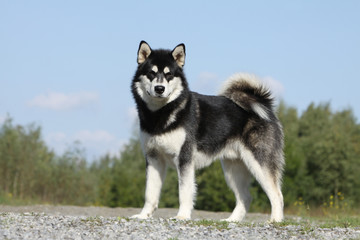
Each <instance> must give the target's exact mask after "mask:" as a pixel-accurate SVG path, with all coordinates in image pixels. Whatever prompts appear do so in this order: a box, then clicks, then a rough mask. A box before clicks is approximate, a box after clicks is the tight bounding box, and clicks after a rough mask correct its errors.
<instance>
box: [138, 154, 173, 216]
mask: <svg viewBox="0 0 360 240" xmlns="http://www.w3.org/2000/svg"><path fill="white" fill-rule="evenodd" d="M165 175H166V164H165V162H163V161H159V160H157V159H151V158H148V159H147V167H146V190H145V204H144V207H143V209H142V211H141V213H140V214H137V215H134V216H132V218H140V219H146V218H149V217H151V216H152V214H153V212H154V211H155V210H156V209H157V207H158V204H159V199H160V193H161V187H162V184H163V181H164V178H165Z"/></svg>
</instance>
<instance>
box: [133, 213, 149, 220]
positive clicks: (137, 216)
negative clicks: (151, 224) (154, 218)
mask: <svg viewBox="0 0 360 240" xmlns="http://www.w3.org/2000/svg"><path fill="white" fill-rule="evenodd" d="M150 217H151V216H149V215H147V214H136V215H133V216H131V217H130V218H132V219H148V218H150Z"/></svg>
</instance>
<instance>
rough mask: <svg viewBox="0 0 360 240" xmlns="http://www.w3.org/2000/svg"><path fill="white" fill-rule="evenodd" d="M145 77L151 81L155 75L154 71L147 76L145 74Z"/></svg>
mask: <svg viewBox="0 0 360 240" xmlns="http://www.w3.org/2000/svg"><path fill="white" fill-rule="evenodd" d="M146 76H147V78H148V79H150V80H152V79H154V78H155V76H156V73H155V72H154V71H151V72H149V73H148V74H146Z"/></svg>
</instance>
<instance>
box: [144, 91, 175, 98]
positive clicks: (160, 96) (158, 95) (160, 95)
mask: <svg viewBox="0 0 360 240" xmlns="http://www.w3.org/2000/svg"><path fill="white" fill-rule="evenodd" d="M146 93H147V94H148V95H149V96H150V97H152V98H155V99H156V98H157V99H162V98H168V97H169V96H170V94H169V95H168V96H164V95H163V94H158V93H156V94H155V96H154V95H152V94H151V93H150V92H149V91H146Z"/></svg>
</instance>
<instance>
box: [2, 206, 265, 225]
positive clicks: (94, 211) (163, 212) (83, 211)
mask: <svg viewBox="0 0 360 240" xmlns="http://www.w3.org/2000/svg"><path fill="white" fill-rule="evenodd" d="M140 210H141V209H139V208H108V207H77V206H52V205H31V206H6V205H0V213H6V212H13V213H25V212H35V213H46V214H51V215H64V216H89V217H95V216H102V217H130V216H132V215H135V214H137V213H139V212H140ZM176 213H177V209H173V208H160V209H158V210H157V211H156V212H155V214H154V217H155V218H171V217H174V216H175V215H176ZM229 216H230V213H228V212H208V211H200V210H194V211H193V214H192V219H211V220H220V219H224V218H227V217H229ZM269 218H270V216H269V215H267V214H260V213H249V214H248V215H247V217H246V219H245V221H246V222H254V221H255V222H258V221H259V222H261V221H266V220H268V219H269Z"/></svg>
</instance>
